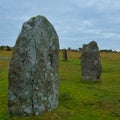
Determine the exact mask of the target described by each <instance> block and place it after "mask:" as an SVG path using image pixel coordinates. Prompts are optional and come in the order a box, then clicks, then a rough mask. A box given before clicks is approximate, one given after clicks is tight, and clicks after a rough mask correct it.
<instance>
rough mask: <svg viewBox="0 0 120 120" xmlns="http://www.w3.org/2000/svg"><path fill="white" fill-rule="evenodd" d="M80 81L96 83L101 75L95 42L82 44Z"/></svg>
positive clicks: (98, 54)
mask: <svg viewBox="0 0 120 120" xmlns="http://www.w3.org/2000/svg"><path fill="white" fill-rule="evenodd" d="M81 70H82V80H91V81H98V80H99V79H100V75H101V62H100V53H99V48H98V46H97V43H96V42H95V41H92V42H90V43H89V44H84V45H83V48H82V56H81Z"/></svg>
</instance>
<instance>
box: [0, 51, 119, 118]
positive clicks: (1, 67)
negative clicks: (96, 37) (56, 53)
mask: <svg viewBox="0 0 120 120" xmlns="http://www.w3.org/2000/svg"><path fill="white" fill-rule="evenodd" d="M11 54H12V52H7V51H0V120H120V53H113V52H110V53H104V52H102V53H101V60H102V69H103V70H102V76H101V81H100V82H96V83H91V82H82V81H81V70H80V53H79V52H72V51H69V52H68V61H67V62H64V61H63V59H62V52H60V60H59V76H60V91H59V106H58V108H57V109H56V110H53V111H51V112H48V113H44V114H42V115H40V116H36V117H34V116H31V117H25V118H23V117H11V118H8V116H7V100H8V99H7V92H8V77H7V76H8V68H9V59H8V57H9V58H11Z"/></svg>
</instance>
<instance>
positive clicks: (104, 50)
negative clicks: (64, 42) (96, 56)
mask: <svg viewBox="0 0 120 120" xmlns="http://www.w3.org/2000/svg"><path fill="white" fill-rule="evenodd" d="M61 50H65V49H61ZM66 50H67V51H73V52H79V51H82V48H78V49H72V48H71V47H68V48H67V49H66ZM100 52H118V51H116V50H112V49H103V50H100Z"/></svg>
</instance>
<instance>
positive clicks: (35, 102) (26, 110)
mask: <svg viewBox="0 0 120 120" xmlns="http://www.w3.org/2000/svg"><path fill="white" fill-rule="evenodd" d="M58 49H59V41H58V36H57V33H56V31H55V29H54V27H53V26H52V25H51V23H50V22H49V21H48V20H47V19H46V18H45V17H43V16H37V17H33V18H31V19H30V20H29V21H27V22H25V23H24V24H23V27H22V30H21V33H20V34H19V36H18V39H17V42H16V45H15V49H14V52H13V56H12V59H11V62H10V69H9V76H8V77H9V93H8V95H9V97H8V111H9V115H20V116H26V115H39V114H41V113H43V112H45V111H50V110H52V109H54V108H56V107H57V105H58V89H59V80H58Z"/></svg>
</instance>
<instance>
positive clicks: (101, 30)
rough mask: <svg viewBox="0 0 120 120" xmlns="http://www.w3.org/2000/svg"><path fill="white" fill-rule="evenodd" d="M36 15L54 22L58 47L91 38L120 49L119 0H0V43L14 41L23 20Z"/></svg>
mask: <svg viewBox="0 0 120 120" xmlns="http://www.w3.org/2000/svg"><path fill="white" fill-rule="evenodd" d="M37 15H44V16H46V17H47V18H48V20H49V21H50V22H51V23H52V24H53V25H54V27H55V29H56V31H57V33H58V36H59V41H60V48H68V47H71V48H75V49H77V48H80V47H82V45H83V44H84V43H89V42H90V41H91V40H95V41H97V43H98V45H99V48H100V49H112V50H119V51H120V0H0V45H9V46H13V45H15V42H16V39H17V37H18V35H19V33H20V31H21V27H22V24H23V22H25V21H27V20H28V19H30V18H31V17H33V16H37Z"/></svg>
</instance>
